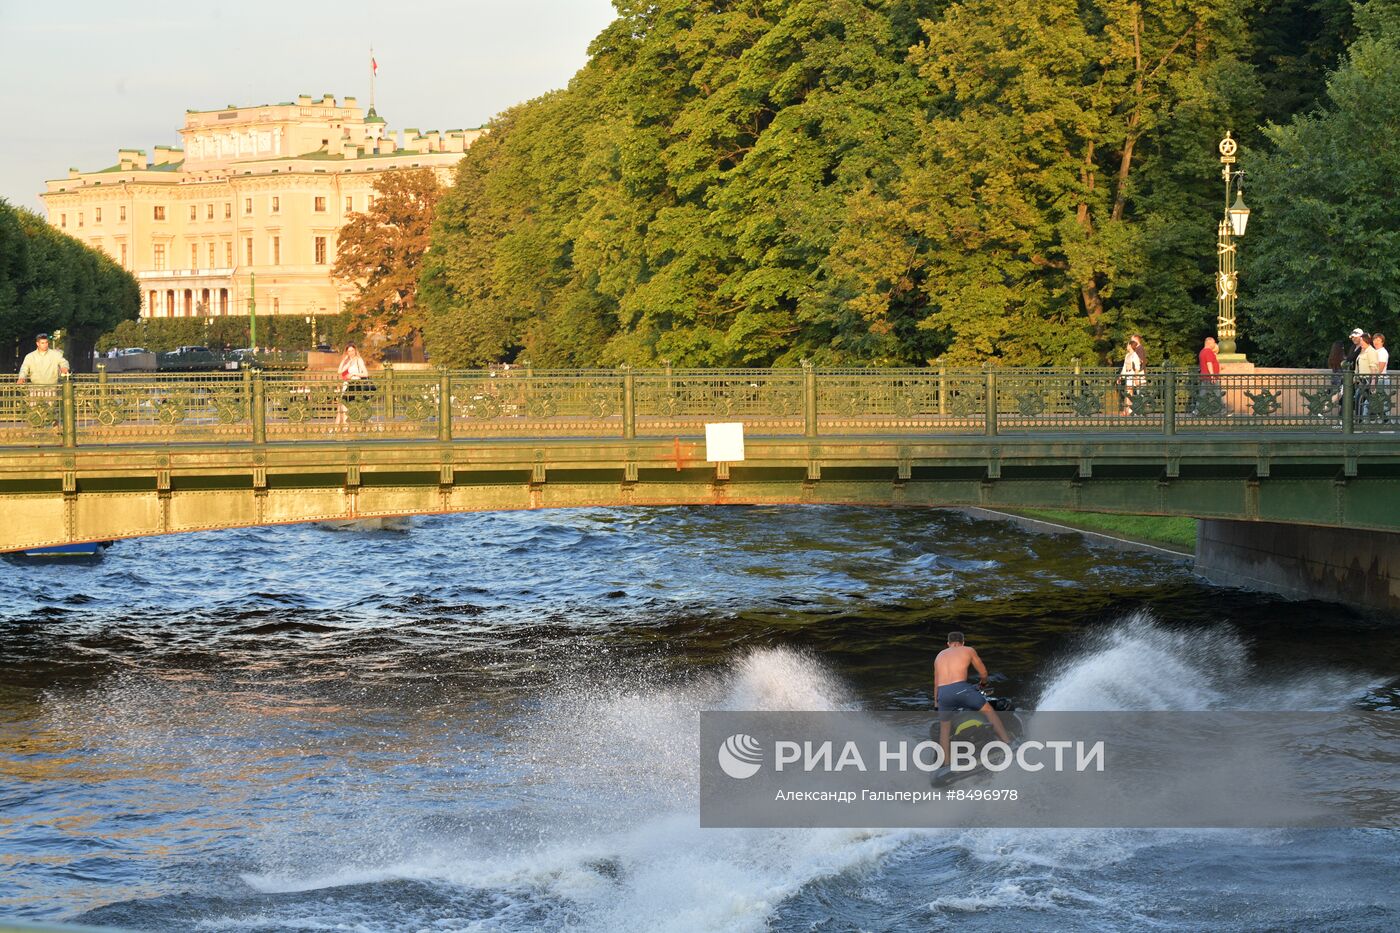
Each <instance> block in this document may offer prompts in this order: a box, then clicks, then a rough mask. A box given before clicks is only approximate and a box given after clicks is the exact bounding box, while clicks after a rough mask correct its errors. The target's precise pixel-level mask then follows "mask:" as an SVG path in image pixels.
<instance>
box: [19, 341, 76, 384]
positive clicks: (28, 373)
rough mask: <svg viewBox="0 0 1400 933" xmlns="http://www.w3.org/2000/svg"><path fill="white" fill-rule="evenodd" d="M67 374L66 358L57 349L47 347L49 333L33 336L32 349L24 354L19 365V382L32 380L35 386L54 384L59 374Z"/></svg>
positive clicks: (56, 382)
mask: <svg viewBox="0 0 1400 933" xmlns="http://www.w3.org/2000/svg"><path fill="white" fill-rule="evenodd" d="M66 375H68V360H66V359H65V358H64V356H63V354H62V353H60V352H59V351H58V350H54V349H51V348H50V347H49V335H48V334H39V335H37V336H36V337H35V338H34V349H33V350H30V351H29V353H27V354H25V357H24V362H23V363H20V365H19V384H20V385H24V384H25V383H26V382H32V383H34V385H36V386H56V385H58V379H59V377H60V376H66Z"/></svg>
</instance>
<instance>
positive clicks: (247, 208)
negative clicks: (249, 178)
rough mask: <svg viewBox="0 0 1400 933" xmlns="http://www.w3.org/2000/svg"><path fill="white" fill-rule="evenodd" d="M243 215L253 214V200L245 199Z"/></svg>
mask: <svg viewBox="0 0 1400 933" xmlns="http://www.w3.org/2000/svg"><path fill="white" fill-rule="evenodd" d="M243 213H245V214H251V213H253V199H252V198H244V199H243Z"/></svg>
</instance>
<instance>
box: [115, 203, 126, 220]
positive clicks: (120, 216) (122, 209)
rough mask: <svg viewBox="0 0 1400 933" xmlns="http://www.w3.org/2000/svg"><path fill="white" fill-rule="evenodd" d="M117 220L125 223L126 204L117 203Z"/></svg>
mask: <svg viewBox="0 0 1400 933" xmlns="http://www.w3.org/2000/svg"><path fill="white" fill-rule="evenodd" d="M117 220H120V221H121V222H122V223H126V205H125V204H122V205H119V206H118V207H117Z"/></svg>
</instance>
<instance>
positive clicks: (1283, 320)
mask: <svg viewBox="0 0 1400 933" xmlns="http://www.w3.org/2000/svg"><path fill="white" fill-rule="evenodd" d="M1357 22H1358V25H1359V26H1360V28H1361V36H1360V38H1359V39H1358V40H1357V41H1356V42H1355V43H1353V44H1352V46H1351V48H1350V49H1349V50H1348V52H1347V55H1346V59H1345V61H1344V62H1343V64H1342V66H1341V68H1339V69H1338V70H1337V71H1336V72H1335V73H1333V74H1332V75H1331V77H1330V78H1329V79H1328V81H1327V100H1328V104H1327V106H1326V108H1325V109H1323V110H1322V111H1320V112H1317V113H1312V114H1305V115H1302V116H1299V117H1295V118H1294V120H1293V121H1292V122H1291V123H1288V124H1286V125H1282V126H1279V125H1270V126H1269V127H1268V128H1267V130H1266V135H1267V137H1268V140H1269V143H1271V144H1272V151H1268V150H1266V151H1264V152H1257V153H1255V152H1252V153H1250V154H1249V160H1250V165H1251V167H1252V171H1251V173H1250V177H1249V178H1248V179H1247V181H1248V183H1249V192H1250V202H1251V204H1250V206H1251V208H1252V209H1253V211H1254V213H1255V214H1256V215H1257V217H1256V220H1255V222H1254V223H1253V224H1252V225H1251V226H1250V228H1249V237H1248V239H1247V242H1246V243H1245V244H1244V246H1245V250H1246V252H1245V253H1244V254H1243V256H1242V260H1241V264H1242V268H1243V269H1244V270H1245V271H1246V272H1247V274H1248V278H1247V279H1246V280H1245V281H1246V283H1247V287H1246V288H1244V289H1242V292H1241V295H1242V306H1241V317H1242V319H1243V330H1244V333H1246V334H1248V335H1251V336H1252V337H1253V338H1254V339H1255V340H1256V341H1257V343H1258V345H1259V347H1260V349H1261V350H1262V351H1263V354H1264V356H1265V357H1266V358H1268V359H1269V361H1270V362H1278V363H1284V364H1293V365H1307V366H1319V365H1322V363H1323V362H1324V361H1325V360H1326V358H1327V350H1328V347H1329V346H1330V344H1331V342H1332V341H1333V340H1339V339H1344V338H1345V336H1346V334H1347V333H1349V332H1350V331H1351V329H1352V328H1354V327H1362V328H1365V329H1366V330H1382V331H1389V332H1392V333H1393V332H1394V331H1395V330H1396V329H1397V326H1398V325H1400V208H1397V206H1396V205H1397V204H1400V149H1397V147H1396V145H1395V140H1396V139H1397V138H1400V4H1398V3H1396V2H1395V0H1371V2H1370V3H1367V4H1366V5H1365V6H1359V7H1358V8H1357Z"/></svg>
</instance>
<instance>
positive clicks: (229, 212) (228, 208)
mask: <svg viewBox="0 0 1400 933" xmlns="http://www.w3.org/2000/svg"><path fill="white" fill-rule="evenodd" d="M232 216H233V202H232V201H225V202H224V220H228V219H229V218H230V217H232Z"/></svg>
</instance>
